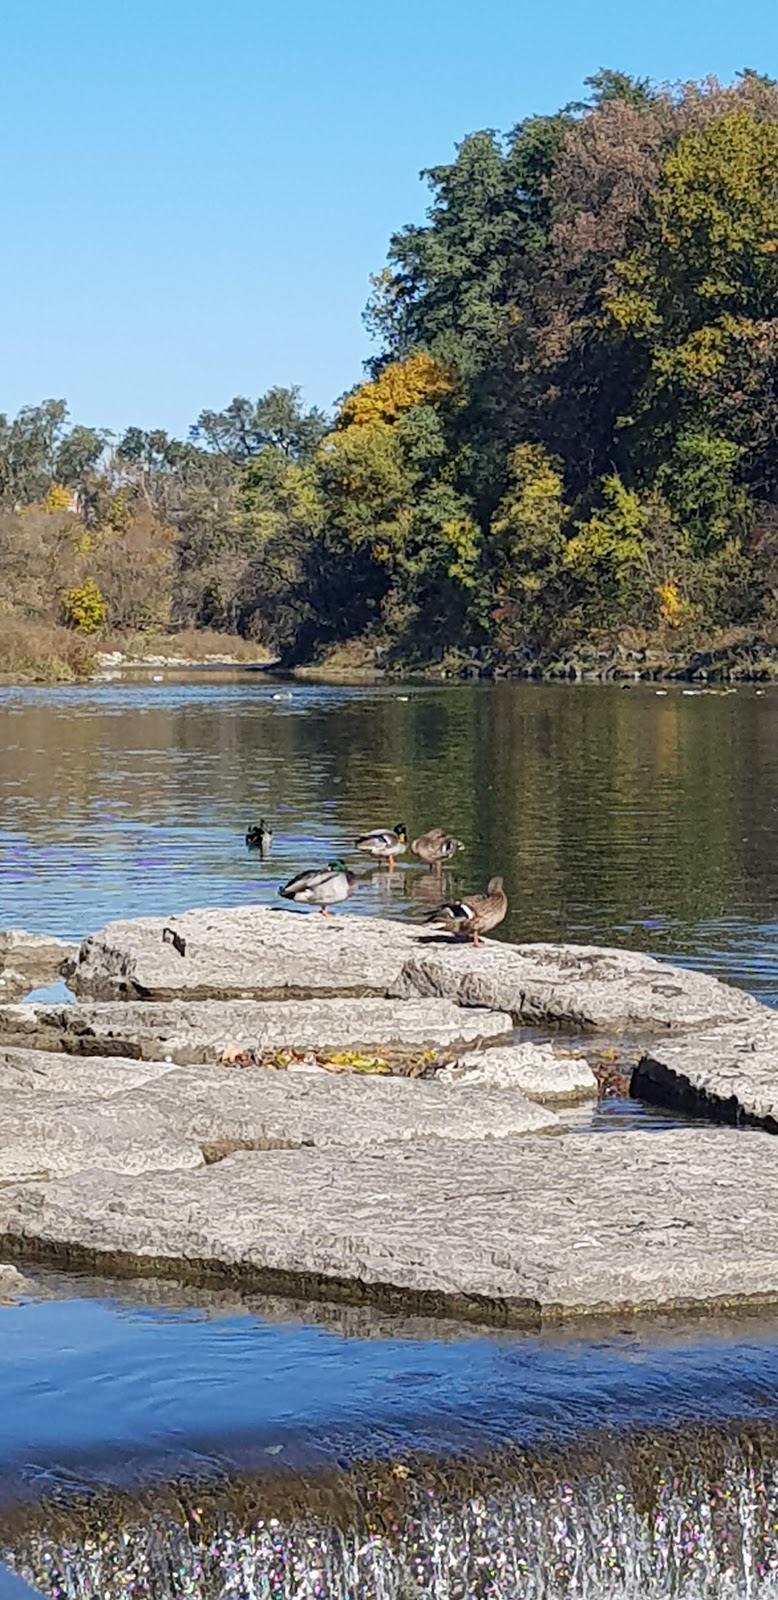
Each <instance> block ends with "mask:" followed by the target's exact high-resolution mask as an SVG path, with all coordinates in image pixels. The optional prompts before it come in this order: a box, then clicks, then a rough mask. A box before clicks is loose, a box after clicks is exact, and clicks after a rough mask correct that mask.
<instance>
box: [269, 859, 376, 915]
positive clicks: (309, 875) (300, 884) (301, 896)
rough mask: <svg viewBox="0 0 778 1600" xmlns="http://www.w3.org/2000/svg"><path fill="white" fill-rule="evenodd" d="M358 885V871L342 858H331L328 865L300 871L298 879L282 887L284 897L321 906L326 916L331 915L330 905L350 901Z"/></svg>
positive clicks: (298, 903)
mask: <svg viewBox="0 0 778 1600" xmlns="http://www.w3.org/2000/svg"><path fill="white" fill-rule="evenodd" d="M356 886H357V879H356V874H355V873H353V872H349V871H348V869H347V868H346V867H345V866H344V865H343V862H342V861H330V863H329V865H328V866H326V867H318V868H316V867H314V869H313V870H312V871H311V872H298V874H297V877H296V878H290V879H289V882H288V883H285V884H284V885H283V888H281V889H279V891H278V893H279V894H280V895H281V897H282V899H284V900H294V902H295V904H296V905H301V906H321V914H322V916H323V917H328V916H329V914H330V913H329V911H328V910H327V907H328V906H334V905H339V904H340V902H341V900H348V897H349V895H351V894H353V893H354V890H355V888H356Z"/></svg>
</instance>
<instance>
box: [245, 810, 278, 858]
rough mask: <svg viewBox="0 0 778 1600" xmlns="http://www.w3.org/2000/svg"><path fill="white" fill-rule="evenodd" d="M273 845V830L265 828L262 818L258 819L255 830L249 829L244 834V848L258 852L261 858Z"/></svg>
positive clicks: (265, 824)
mask: <svg viewBox="0 0 778 1600" xmlns="http://www.w3.org/2000/svg"><path fill="white" fill-rule="evenodd" d="M272 843H273V829H272V828H269V827H268V826H267V823H266V822H265V819H264V817H260V819H259V825H258V827H256V828H249V829H248V831H247V833H246V846H247V848H248V849H249V850H258V851H259V853H260V855H261V856H264V855H266V854H267V852H268V850H269V849H270V846H271V844H272Z"/></svg>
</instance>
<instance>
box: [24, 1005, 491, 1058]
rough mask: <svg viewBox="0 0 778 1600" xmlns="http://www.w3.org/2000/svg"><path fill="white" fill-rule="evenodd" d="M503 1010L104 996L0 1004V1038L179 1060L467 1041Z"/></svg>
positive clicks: (486, 1031) (483, 1034)
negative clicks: (101, 999) (63, 1002)
mask: <svg viewBox="0 0 778 1600" xmlns="http://www.w3.org/2000/svg"><path fill="white" fill-rule="evenodd" d="M512 1026H513V1024H512V1019H511V1018H510V1016H508V1015H507V1013H505V1012H496V1011H481V1010H473V1009H469V1008H468V1009H466V1008H464V1007H462V1006H457V1005H455V1004H454V1003H453V1001H451V1000H415V1001H407V1002H400V1001H397V1000H383V999H380V1000H379V999H375V998H372V997H367V998H365V999H363V1000H348V999H328V1000H286V1001H273V1000H270V1001H255V1000H221V1001H219V1000H200V1001H177V1000H171V1001H163V1002H154V1001H136V1002H133V1001H123V1002H115V1001H113V1002H112V1001H104V1002H96V1003H94V1004H91V1005H89V1004H82V1003H77V1004H75V1005H54V1006H51V1005H26V1006H0V1041H4V1042H7V1043H9V1044H24V1045H28V1046H30V1047H32V1048H34V1049H42V1050H67V1051H72V1052H75V1053H79V1054H84V1055H121V1056H131V1057H134V1058H136V1059H145V1060H160V1059H162V1058H163V1057H169V1058H170V1059H171V1060H172V1061H178V1062H182V1063H193V1062H205V1061H219V1060H220V1059H221V1058H222V1056H223V1055H224V1054H225V1052H226V1051H236V1052H240V1051H250V1050H255V1051H262V1050H279V1049H282V1048H284V1047H291V1048H293V1049H302V1050H306V1049H319V1050H323V1049H328V1048H329V1049H344V1048H350V1049H354V1048H356V1047H358V1046H359V1047H362V1048H366V1049H367V1048H370V1047H377V1046H381V1045H415V1046H419V1047H422V1046H425V1045H427V1046H446V1047H451V1048H456V1047H459V1046H462V1045H467V1044H469V1045H476V1044H478V1043H479V1042H480V1041H489V1042H492V1041H494V1040H498V1039H504V1038H506V1037H507V1038H509V1037H510V1035H511V1030H512Z"/></svg>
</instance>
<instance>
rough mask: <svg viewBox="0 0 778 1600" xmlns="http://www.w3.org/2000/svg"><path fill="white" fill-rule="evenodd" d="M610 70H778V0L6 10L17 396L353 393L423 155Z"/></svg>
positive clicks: (10, 277) (96, 1)
mask: <svg viewBox="0 0 778 1600" xmlns="http://www.w3.org/2000/svg"><path fill="white" fill-rule="evenodd" d="M600 66H610V67H616V68H620V69H624V70H626V71H629V72H633V73H637V74H645V75H648V76H651V77H653V78H658V79H667V78H679V77H699V76H701V75H703V74H705V73H707V72H715V73H717V74H719V75H720V76H721V77H723V78H725V79H728V78H731V77H732V76H733V75H734V73H735V72H736V71H737V69H738V68H740V67H742V66H753V67H755V68H757V69H759V70H761V71H766V72H770V73H778V13H777V12H776V8H775V4H774V0H751V3H750V4H749V5H733V4H732V3H731V0H642V3H641V4H639V5H637V6H636V5H634V4H626V3H624V0H619V3H616V0H588V3H582V0H557V3H556V4H545V5H543V4H540V5H527V4H524V3H518V0H513V3H511V0H469V3H468V0H388V3H387V0H384V3H373V4H371V3H369V0H293V3H290V4H286V5H279V4H278V3H273V4H271V3H268V0H207V3H206V0H102V3H100V0H4V4H3V6H2V27H1V28H0V129H1V132H2V157H3V185H2V194H3V207H2V228H3V248H2V252H0V303H1V304H2V315H1V316H0V326H1V327H2V352H1V358H0V410H6V411H15V410H16V409H17V408H18V407H19V406H20V405H22V404H24V403H25V402H29V401H37V400H40V399H43V398H44V397H48V396H55V397H60V396H65V397H66V398H67V399H68V400H69V402H70V405H71V409H72V412H73V414H74V416H75V417H76V418H77V419H78V420H79V421H83V422H88V423H94V424H98V423H101V424H104V425H106V426H109V427H113V428H115V429H121V428H122V427H124V426H125V425H126V424H128V423H131V422H136V423H138V424H140V425H141V426H154V425H157V426H162V427H167V428H168V429H170V430H171V431H173V432H183V431H185V429H186V428H187V426H188V424H189V423H190V421H192V420H193V419H194V418H195V416H196V415H197V413H198V411H199V410H200V409H201V408H202V407H203V406H214V407H218V406H221V405H223V404H225V403H226V402H227V401H228V400H229V399H230V398H231V397H232V395H234V394H237V393H244V394H252V395H254V394H258V393H261V392H262V391H263V390H264V389H266V388H267V387H268V386H269V385H270V384H273V383H299V384H300V385H301V386H302V388H303V390H304V393H305V395H306V397H307V399H308V400H309V401H311V402H315V403H317V404H320V405H325V406H326V405H329V404H330V403H331V402H332V400H333V399H334V398H335V397H336V396H337V395H338V394H339V393H341V392H342V391H343V390H344V389H346V388H348V387H349V386H350V385H351V384H352V383H353V382H354V381H355V379H357V378H358V377H359V374H360V364H361V362H362V361H363V360H364V358H365V356H366V354H367V353H368V344H367V339H366V336H365V334H364V331H363V328H362V323H361V312H362V308H363V306H364V303H365V299H366V296H367V292H368V276H369V273H370V272H371V271H373V270H375V269H377V268H379V267H380V266H381V264H382V262H383V260H384V257H385V253H386V246H387V242H388V238H389V235H390V233H391V232H392V230H393V229H394V228H396V227H399V226H400V225H401V224H402V223H403V222H406V221H410V220H413V219H415V218H419V217H421V215H422V214H423V210H424V205H425V190H424V187H423V185H422V184H421V183H420V182H419V176H418V175H419V171H420V169H421V168H422V167H423V166H428V165H432V164H434V163H435V162H438V161H442V160H446V159H447V158H448V157H449V156H450V154H451V152H452V149H453V145H454V143H455V141H456V140H457V139H459V138H461V137H462V135H463V134H465V133H467V132H471V131H472V130H473V129H475V128H480V127H495V128H507V127H510V126H511V125H512V124H513V123H515V122H516V121H518V120H519V119H520V118H521V117H523V116H526V115H527V114H528V113H530V112H533V111H547V110H551V109H554V108H555V107H556V106H558V105H560V104H561V103H562V102H564V101H566V100H569V99H572V98H575V97H576V96H577V95H578V94H579V93H580V88H581V83H582V80H583V79H584V77H585V76H586V75H587V74H588V73H591V72H594V71H596V70H597V68H598V67H600Z"/></svg>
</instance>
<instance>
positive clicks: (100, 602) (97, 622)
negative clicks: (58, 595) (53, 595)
mask: <svg viewBox="0 0 778 1600" xmlns="http://www.w3.org/2000/svg"><path fill="white" fill-rule="evenodd" d="M62 612H63V616H64V618H65V622H66V623H67V626H68V627H69V628H76V629H77V630H78V632H79V633H97V630H98V628H102V626H103V624H104V622H105V620H106V617H107V616H108V607H107V606H106V603H105V601H104V599H103V597H102V595H101V593H100V590H99V589H98V587H97V584H96V583H95V580H94V578H86V579H85V581H84V582H83V583H81V584H78V585H77V587H76V588H73V589H66V590H65V592H64V594H63V596H62Z"/></svg>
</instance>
